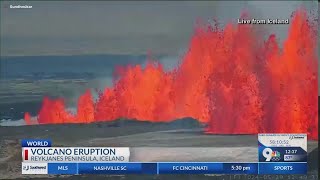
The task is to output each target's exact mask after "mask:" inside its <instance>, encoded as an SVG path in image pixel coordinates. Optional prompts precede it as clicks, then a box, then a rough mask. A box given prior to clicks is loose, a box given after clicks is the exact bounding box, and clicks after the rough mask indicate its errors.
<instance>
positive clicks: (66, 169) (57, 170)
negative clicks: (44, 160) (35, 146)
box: [48, 163, 78, 174]
mask: <svg viewBox="0 0 320 180" xmlns="http://www.w3.org/2000/svg"><path fill="white" fill-rule="evenodd" d="M48 174H78V163H48Z"/></svg>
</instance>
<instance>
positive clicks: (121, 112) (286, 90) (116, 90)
mask: <svg viewBox="0 0 320 180" xmlns="http://www.w3.org/2000/svg"><path fill="white" fill-rule="evenodd" d="M244 16H246V15H244ZM256 28H257V25H253V24H242V25H240V24H239V25H238V24H237V25H235V24H232V23H229V24H227V25H226V26H225V27H224V28H221V27H218V26H217V25H207V24H205V23H199V24H198V25H197V27H196V28H195V32H194V34H193V36H192V37H191V40H190V45H189V49H188V51H187V52H186V53H185V55H184V56H183V57H182V58H181V60H180V63H179V65H178V66H177V67H175V68H174V69H173V70H170V71H166V70H165V69H164V68H163V66H162V65H161V64H160V63H159V62H157V61H154V60H152V59H148V62H147V64H146V66H145V67H142V66H141V65H128V66H124V67H119V68H117V69H116V70H115V75H114V77H113V79H114V83H113V86H112V87H107V88H105V89H104V90H102V91H101V92H99V98H98V99H97V100H94V99H93V96H92V94H91V90H87V91H86V92H85V93H84V94H83V95H81V96H80V97H79V99H78V104H77V106H78V107H77V113H75V114H73V113H71V112H68V111H67V110H66V107H65V103H64V99H50V98H48V97H44V99H43V104H42V107H41V109H40V111H39V114H38V116H37V118H35V119H32V118H31V116H30V114H29V113H26V114H25V121H26V123H27V124H49V123H50V124H54V123H91V122H97V121H113V120H116V119H119V118H127V119H136V120H139V121H152V122H169V121H172V120H175V119H177V118H183V117H192V118H194V119H197V120H199V121H200V122H202V123H205V124H207V128H206V130H205V131H206V132H207V133H213V134H255V133H264V132H266V133H308V136H309V138H311V139H318V103H317V98H318V84H317V83H318V73H317V72H318V64H317V63H318V55H317V50H318V49H317V33H318V32H317V26H316V24H315V21H313V20H312V19H311V18H310V17H308V14H307V12H306V10H304V9H299V10H297V11H296V12H295V13H293V15H292V17H291V20H290V27H289V29H288V36H287V38H286V39H285V40H284V43H283V44H282V46H280V45H279V42H278V39H277V37H276V36H275V35H274V34H271V35H270V36H269V37H268V38H267V39H266V40H265V39H264V37H262V36H261V34H260V35H259V34H258V33H256Z"/></svg>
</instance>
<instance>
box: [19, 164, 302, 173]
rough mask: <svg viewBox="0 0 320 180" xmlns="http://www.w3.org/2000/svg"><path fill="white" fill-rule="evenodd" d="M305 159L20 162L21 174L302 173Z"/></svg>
mask: <svg viewBox="0 0 320 180" xmlns="http://www.w3.org/2000/svg"><path fill="white" fill-rule="evenodd" d="M306 173H307V163H305V162H299V163H297V162H292V163H284V162H278V163H211V162H158V163H136V162H132V163H22V174H61V175H62V174H71V175H75V174H121V175H122V174H306Z"/></svg>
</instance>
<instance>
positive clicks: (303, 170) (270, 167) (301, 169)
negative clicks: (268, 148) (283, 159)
mask: <svg viewBox="0 0 320 180" xmlns="http://www.w3.org/2000/svg"><path fill="white" fill-rule="evenodd" d="M307 170H308V165H307V163H304V162H303V163H297V162H295V163H259V174H307Z"/></svg>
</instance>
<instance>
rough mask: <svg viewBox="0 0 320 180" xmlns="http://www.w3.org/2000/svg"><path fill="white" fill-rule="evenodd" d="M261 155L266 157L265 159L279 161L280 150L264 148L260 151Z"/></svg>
mask: <svg viewBox="0 0 320 180" xmlns="http://www.w3.org/2000/svg"><path fill="white" fill-rule="evenodd" d="M262 155H263V157H265V158H266V161H280V159H281V157H280V152H279V151H273V150H272V149H271V148H265V149H264V150H263V151H262Z"/></svg>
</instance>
